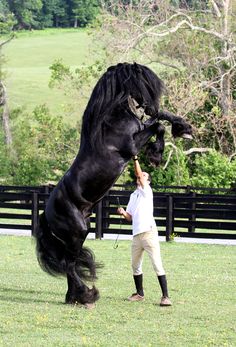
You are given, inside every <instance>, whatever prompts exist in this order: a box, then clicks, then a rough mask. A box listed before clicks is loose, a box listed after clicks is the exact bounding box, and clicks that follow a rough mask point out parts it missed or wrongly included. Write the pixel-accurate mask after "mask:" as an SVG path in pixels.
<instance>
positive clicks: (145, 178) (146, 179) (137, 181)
mask: <svg viewBox="0 0 236 347" xmlns="http://www.w3.org/2000/svg"><path fill="white" fill-rule="evenodd" d="M142 175H143V176H142V180H143V182H144V183H146V182H148V183H150V182H149V175H148V173H147V172H142ZM136 183H137V185H138V186H140V185H141V184H140V178H137V180H136Z"/></svg>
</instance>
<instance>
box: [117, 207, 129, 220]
mask: <svg viewBox="0 0 236 347" xmlns="http://www.w3.org/2000/svg"><path fill="white" fill-rule="evenodd" d="M117 213H118V214H119V215H121V216H123V217H124V218H125V219H126V220H127V221H128V222H131V221H132V216H131V215H130V214H129V213H128V212H126V211H125V209H124V208H123V207H118V209H117Z"/></svg>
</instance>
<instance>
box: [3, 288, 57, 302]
mask: <svg viewBox="0 0 236 347" xmlns="http://www.w3.org/2000/svg"><path fill="white" fill-rule="evenodd" d="M48 294H50V295H51V296H52V295H53V296H57V295H58V293H56V292H51V291H50V292H49V291H38V290H29V289H22V288H7V287H4V288H3V287H0V301H2V302H3V301H5V302H15V303H21V304H30V303H50V304H53V305H61V304H62V302H61V301H59V300H58V301H57V300H56V299H48V300H45V296H46V295H48ZM40 295H43V297H44V299H40V298H39V296H40Z"/></svg>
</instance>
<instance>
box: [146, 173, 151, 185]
mask: <svg viewBox="0 0 236 347" xmlns="http://www.w3.org/2000/svg"><path fill="white" fill-rule="evenodd" d="M147 174H148V181H149V182H150V184H151V183H152V176H151V175H150V173H148V172H147Z"/></svg>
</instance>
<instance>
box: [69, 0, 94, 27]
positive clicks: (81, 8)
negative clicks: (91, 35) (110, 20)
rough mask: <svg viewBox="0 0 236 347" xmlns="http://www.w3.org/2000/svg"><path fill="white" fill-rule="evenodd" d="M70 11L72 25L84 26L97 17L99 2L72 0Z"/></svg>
mask: <svg viewBox="0 0 236 347" xmlns="http://www.w3.org/2000/svg"><path fill="white" fill-rule="evenodd" d="M72 13H73V14H74V16H75V22H74V26H79V27H85V26H87V25H88V24H89V23H91V22H92V21H93V20H94V19H95V18H96V17H97V15H98V13H99V3H98V1H97V0H72Z"/></svg>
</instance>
